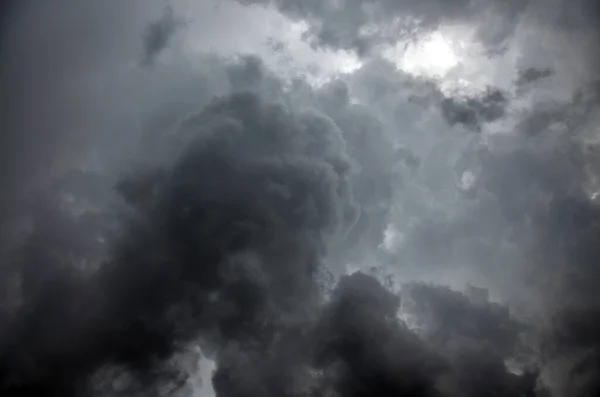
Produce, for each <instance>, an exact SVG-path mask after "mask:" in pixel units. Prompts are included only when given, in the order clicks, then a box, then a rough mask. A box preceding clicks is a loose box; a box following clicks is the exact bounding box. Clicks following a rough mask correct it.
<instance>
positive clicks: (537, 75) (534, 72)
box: [515, 67, 554, 90]
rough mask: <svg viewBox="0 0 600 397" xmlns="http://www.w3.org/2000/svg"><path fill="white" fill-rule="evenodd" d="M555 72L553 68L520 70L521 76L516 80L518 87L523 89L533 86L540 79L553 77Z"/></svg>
mask: <svg viewBox="0 0 600 397" xmlns="http://www.w3.org/2000/svg"><path fill="white" fill-rule="evenodd" d="M553 74H554V71H553V70H552V69H548V68H545V69H539V68H533V67H532V68H527V69H524V70H520V71H519V77H518V78H517V80H516V81H515V85H516V86H517V89H520V90H523V89H525V88H528V87H531V85H533V84H535V83H537V82H538V81H540V80H543V79H546V78H548V77H551V76H552V75H553Z"/></svg>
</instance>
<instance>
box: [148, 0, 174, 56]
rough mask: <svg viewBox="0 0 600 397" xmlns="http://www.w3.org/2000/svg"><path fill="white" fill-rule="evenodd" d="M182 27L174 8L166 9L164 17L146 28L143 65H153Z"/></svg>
mask: <svg viewBox="0 0 600 397" xmlns="http://www.w3.org/2000/svg"><path fill="white" fill-rule="evenodd" d="M180 26H181V21H179V20H178V19H177V17H176V16H175V12H174V11H173V7H171V6H167V7H165V11H164V12H163V15H162V16H161V17H160V18H159V19H158V20H156V21H154V22H152V23H150V24H149V25H148V26H147V27H146V31H145V34H144V53H143V55H142V65H146V66H148V65H151V64H152V63H153V62H154V60H155V58H156V57H157V56H158V55H159V54H160V53H161V52H162V51H163V50H164V49H165V48H166V47H167V46H168V45H169V42H170V41H171V39H172V37H173V35H174V34H175V33H176V32H177V30H178V28H179V27H180Z"/></svg>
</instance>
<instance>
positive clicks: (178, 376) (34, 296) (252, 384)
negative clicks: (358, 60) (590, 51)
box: [0, 0, 600, 397]
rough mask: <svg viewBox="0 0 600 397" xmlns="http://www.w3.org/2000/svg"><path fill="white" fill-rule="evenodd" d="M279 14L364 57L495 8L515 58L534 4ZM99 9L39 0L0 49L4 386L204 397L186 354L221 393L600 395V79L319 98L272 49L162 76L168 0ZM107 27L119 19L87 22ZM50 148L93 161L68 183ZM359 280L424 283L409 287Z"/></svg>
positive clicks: (346, 92)
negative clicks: (52, 47) (203, 364)
mask: <svg viewBox="0 0 600 397" xmlns="http://www.w3.org/2000/svg"><path fill="white" fill-rule="evenodd" d="M245 3H247V2H245ZM252 3H256V2H252ZM260 3H265V2H260ZM276 3H277V4H276V5H277V6H278V8H279V9H280V10H282V11H283V12H286V13H288V14H289V15H292V16H293V17H295V18H297V19H301V20H305V22H306V23H307V24H308V26H309V29H310V30H309V32H310V33H311V34H312V35H313V38H316V40H317V43H319V44H320V45H325V46H326V47H327V46H329V47H335V48H346V49H355V50H359V52H361V54H362V55H366V54H367V53H368V52H369V51H368V50H373V49H374V48H375V47H377V45H378V44H381V43H385V42H387V41H388V40H391V38H392V36H394V35H395V34H396V33H397V32H399V31H401V32H404V30H405V27H404V26H403V25H402V24H401V23H403V22H402V21H398V20H396V19H397V17H398V16H399V15H400V14H399V13H402V15H405V16H408V17H410V18H416V20H417V22H416V27H417V29H416V31H417V32H418V31H429V30H431V29H434V28H435V27H437V26H438V24H440V23H443V22H460V23H474V24H475V25H472V26H475V27H477V26H478V25H477V23H475V22H474V21H475V19H477V18H479V17H481V16H484V15H488V16H489V15H491V16H493V18H492V19H494V18H497V19H498V21H502V23H500V24H499V26H500V27H501V28H500V29H499V30H495V29H492V31H493V32H488V33H490V36H487V38H486V37H483V36H481V37H480V38H482V39H484V42H486V43H487V44H497V43H498V42H497V41H495V40H492V38H494V39H499V40H500V41H501V40H502V39H503V38H505V37H506V35H507V34H508V33H510V32H511V31H512V26H513V25H512V23H508V22H507V21H508V20H507V19H506V18H507V16H508V15H509V14H510V15H511V16H512V15H516V14H517V13H519V12H521V10H522V8H521V7H525V6H526V5H519V6H518V7H516V8H512V6H513V5H514V4H511V3H502V4H500V3H498V4H496V3H494V2H491V3H485V2H484V3H481V4H479V3H478V4H470V3H464V2H462V3H456V2H454V3H444V4H441V3H438V2H425V3H419V4H418V5H417V4H416V3H415V4H412V3H410V4H409V3H406V2H401V3H393V4H392V3H391V2H390V3H386V2H375V3H369V5H368V6H367V5H365V4H363V3H362V2H358V3H356V4H354V5H364V7H362V8H361V7H355V8H351V7H347V8H339V7H338V6H340V5H341V4H337V5H334V4H332V3H327V2H323V3H318V4H317V3H310V2H309V3H304V2H302V3H300V2H298V3H290V2H276ZM40 4H41V3H40ZM78 4H79V3H78ZM81 4H82V5H79V6H78V7H80V8H77V7H76V8H72V7H71V6H74V3H73V4H72V3H71V2H70V1H69V0H61V3H60V5H65V7H58V8H57V10H58V11H57V13H56V14H53V15H54V18H55V19H52V18H50V19H49V18H48V17H47V14H46V13H44V12H42V11H44V10H47V9H46V6H43V5H37V6H36V5H35V4H34V3H29V4H27V6H28V7H30V8H27V7H25V8H23V10H28V12H31V13H32V14H29V15H33V16H35V18H34V19H22V20H20V19H18V18H17V19H16V21H17V22H14V23H15V25H13V28H12V29H9V28H7V29H6V32H9V33H11V34H12V35H9V36H7V37H8V39H6V40H5V41H3V47H2V52H3V54H5V55H6V58H7V59H8V60H9V62H7V63H5V64H3V65H2V67H1V68H2V69H0V73H1V76H2V80H1V81H2V84H3V87H4V88H6V90H4V91H2V94H1V95H2V100H3V103H6V104H8V105H10V106H7V107H3V109H2V115H3V117H2V118H1V119H0V122H1V123H2V126H3V127H4V130H5V131H7V135H5V137H4V139H5V142H7V145H5V146H2V148H3V152H6V153H7V154H9V155H10V156H8V157H6V156H4V157H3V158H2V161H3V162H4V163H5V164H6V165H7V167H3V172H4V174H3V178H2V181H1V182H2V185H3V186H6V190H7V192H8V193H9V194H7V195H8V196H9V197H10V198H11V199H12V200H11V201H12V203H14V204H13V205H11V206H10V207H9V206H8V205H7V206H3V207H2V209H3V213H11V219H10V222H8V220H7V219H5V218H4V217H3V218H2V219H1V221H2V224H1V225H0V226H2V229H3V232H4V235H5V236H7V237H10V239H9V238H6V239H5V238H3V241H2V242H3V251H2V253H3V256H2V268H1V269H0V270H1V276H2V277H1V283H0V286H1V288H0V292H1V294H2V295H1V296H2V299H1V302H2V306H1V308H0V316H1V320H2V321H1V323H2V326H0V391H1V392H2V393H3V395H7V396H30V395H35V394H39V395H49V396H53V395H57V396H67V397H68V396H87V395H99V396H100V395H115V396H147V395H151V396H162V395H186V393H192V391H190V390H189V389H188V388H189V387H190V384H189V382H188V377H190V372H194V371H196V370H195V369H194V365H188V364H186V360H195V357H194V355H193V354H191V353H190V348H191V346H193V345H199V346H201V348H202V352H203V354H205V355H206V356H208V357H210V358H211V359H212V360H214V362H215V366H216V371H215V372H214V374H213V379H212V384H213V388H214V390H215V393H216V394H217V395H218V396H265V395H272V396H306V395H318V396H371V395H377V396H379V395H411V396H440V397H441V396H447V397H454V396H456V397H458V396H468V397H470V396H473V397H475V396H481V395H497V396H503V397H520V396H523V395H525V396H546V395H547V393H549V392H551V393H552V395H553V396H556V397H563V396H565V397H566V396H593V395H596V394H598V381H597V379H598V353H597V352H598V349H599V348H600V346H599V345H600V342H599V340H598V338H597V336H596V335H597V334H598V332H596V331H597V322H596V321H594V319H595V318H596V317H597V315H598V312H599V310H598V308H599V306H598V305H599V303H600V300H599V297H598V296H597V295H598V294H597V288H596V282H597V280H598V277H599V276H600V275H599V274H598V271H597V269H596V268H597V266H595V262H596V260H597V257H598V252H597V248H596V246H597V245H596V244H595V243H596V238H597V223H598V222H597V218H598V208H597V203H596V201H597V197H596V196H597V194H598V193H597V191H598V189H599V188H600V186H598V181H597V176H596V175H597V172H598V164H597V159H596V157H597V156H596V155H595V153H596V146H597V143H596V140H597V138H596V135H597V133H596V129H595V124H596V123H597V120H598V118H597V116H598V112H597V104H598V86H597V84H591V83H590V84H586V86H585V87H584V88H582V89H579V90H577V91H576V92H575V93H574V94H573V95H572V96H571V98H567V95H565V93H561V94H562V95H556V97H552V96H549V97H543V96H542V98H541V99H540V100H538V99H536V98H535V85H534V84H533V83H534V82H536V81H538V80H541V79H543V78H547V77H550V74H549V72H546V70H550V69H542V68H540V69H535V70H534V69H527V70H526V71H525V72H523V73H521V74H520V76H521V77H520V78H519V79H518V80H517V81H515V82H514V84H515V86H514V87H509V88H511V89H512V88H514V90H510V89H509V90H505V88H506V87H503V88H502V89H499V88H495V87H489V88H488V89H487V91H484V92H482V93H479V94H477V93H472V92H471V93H468V94H466V95H463V96H460V97H457V96H455V95H452V94H450V93H448V92H447V91H444V90H443V89H442V88H441V87H440V86H439V82H438V81H435V80H428V79H426V78H417V77H414V76H412V75H410V74H408V73H406V72H402V71H399V70H397V69H396V67H395V66H394V65H393V64H392V63H391V62H389V61H386V60H383V59H382V58H381V57H378V56H373V57H371V58H370V59H365V62H364V64H363V65H362V66H361V67H360V68H359V69H358V70H357V71H355V72H353V73H350V74H347V75H343V76H338V78H334V79H331V80H330V81H328V82H327V83H325V84H323V85H321V86H319V87H314V86H311V85H310V84H309V83H308V82H306V81H304V79H303V77H302V75H294V76H295V77H292V78H290V79H287V80H286V79H282V78H280V77H278V75H277V74H276V73H275V72H273V71H271V70H270V69H269V68H268V67H266V66H265V64H264V63H263V62H262V61H261V60H260V59H259V58H257V57H252V56H247V57H237V58H234V59H223V58H222V57H219V56H217V55H212V56H201V57H200V60H201V62H200V66H196V67H192V66H191V65H190V64H191V62H189V63H188V62H187V61H189V59H185V60H183V61H181V63H178V61H177V60H174V59H177V57H176V56H177V55H183V54H178V53H176V52H174V53H173V54H172V55H174V57H173V59H169V60H170V62H169V63H168V64H167V63H161V59H160V57H157V55H158V54H159V53H160V52H161V51H162V50H164V49H166V48H167V47H168V46H169V43H170V41H169V39H170V37H171V35H172V33H173V30H172V29H173V27H174V25H172V23H173V18H174V15H175V14H174V13H175V11H173V12H174V13H171V11H167V12H166V14H165V13H164V4H162V2H161V4H154V3H152V4H154V6H155V7H150V8H152V11H147V13H142V12H141V9H140V10H137V8H136V6H134V5H132V6H131V8H128V7H123V6H120V5H118V4H117V2H109V3H103V5H102V6H97V5H96V6H90V8H88V7H87V6H86V4H87V5H89V4H88V3H86V2H82V3H81ZM90 4H91V3H90ZM145 4H146V3H145ZM520 4H522V3H520ZM578 5H579V3H578ZM37 7H40V8H37ZM173 7H178V6H177V5H175V3H173ZM35 10H38V11H39V12H38V11H35ZM40 10H41V11H40ZM68 10H70V11H68ZM144 10H145V8H144ZM167 10H169V9H167ZM494 10H496V11H498V12H496V11H494ZM97 11H103V12H104V13H105V14H102V15H106V16H107V18H105V19H106V20H111V21H112V22H113V23H114V26H112V25H111V26H110V27H109V29H106V27H105V26H104V25H102V26H100V25H99V24H89V25H88V24H85V23H82V27H80V29H82V30H77V29H76V27H77V26H79V23H78V22H77V21H79V17H81V18H83V20H84V21H87V20H88V19H86V18H88V17H89V18H90V20H91V19H93V18H92V16H94V18H95V16H96V15H98V14H97ZM23 12H25V11H23ZM488 12H489V14H488ZM513 12H514V14H513ZM142 14H143V16H140V15H142ZM549 14H552V13H549ZM21 15H27V14H21ZM161 15H162V17H161ZM74 16H76V17H74ZM133 16H136V18H135V19H133ZM84 17H85V18H84ZM325 17H327V18H325ZM486 18H487V17H486ZM486 18H483V20H484V21H485V23H488V22H489V20H487V19H486ZM544 18H545V17H544ZM574 18H575V17H574V16H573V15H567V16H566V19H565V20H564V21H563V22H564V23H563V25H561V29H565V30H568V29H566V28H567V27H568V26H567V25H568V23H567V22H568V21H570V20H573V19H574ZM130 20H134V21H135V23H132V24H128V23H125V24H122V23H121V22H128V21H130ZM19 21H20V22H19ZM23 21H29V22H23ZM53 21H54V22H53ZM379 22H381V23H380V24H379V25H378V26H379V27H383V28H384V29H376V30H373V31H369V29H370V27H371V24H373V23H379ZM504 22H506V23H504ZM395 24H397V25H395ZM59 25H61V26H69V27H73V29H75V31H81V32H83V31H85V32H89V33H94V34H91V35H81V37H80V38H79V37H77V36H76V35H72V34H66V33H64V31H63V30H55V29H58V26H59ZM32 26H35V27H37V28H39V29H41V30H40V31H41V32H42V33H44V32H45V33H46V34H47V36H48V37H53V38H62V41H60V42H61V43H63V44H64V49H63V50H64V51H63V52H61V53H60V54H59V55H61V56H56V54H54V55H53V56H50V55H49V54H47V53H45V52H43V51H42V50H41V49H43V48H44V45H39V44H40V42H39V41H36V40H33V43H37V44H38V45H33V44H32V45H31V46H26V43H27V40H26V38H27V37H38V38H39V37H40V36H43V37H45V36H44V34H40V33H39V32H40V31H37V30H36V29H32ZM42 28H43V29H42ZM387 28H390V30H389V32H388V31H386V30H385V29H387ZM505 28H506V29H505ZM65 29H66V28H65ZM396 29H398V30H396ZM32 32H34V33H35V32H37V33H35V34H34V33H32ZM144 32H146V33H144ZM127 33H129V34H127ZM388 33H389V34H388ZM480 33H481V34H483V33H484V32H483V31H482V32H480ZM28 34H32V35H33V36H28ZM363 34H364V35H363ZM66 36H68V38H69V40H67V39H66ZM115 37H119V38H121V37H123V38H124V39H123V40H116V39H115ZM395 39H396V38H394V40H395ZM488 39H489V40H488ZM89 40H91V41H89ZM116 42H118V43H119V44H120V45H119V46H117V45H115V44H114V43H116ZM42 44H43V43H42ZM125 47H127V48H128V49H126V48H125ZM21 48H29V52H26V53H25V56H16V54H17V53H18V52H19V50H20V49H21ZM140 53H142V54H144V56H143V57H142V58H143V59H142V61H144V59H146V61H148V62H150V61H152V66H153V67H152V68H140V67H139V66H138V64H139V61H140ZM88 55H89V56H88ZM108 55H111V56H108ZM183 57H184V58H185V55H184V56H183ZM590 59H591V58H590ZM49 60H56V62H57V63H56V64H53V63H52V62H50V61H49ZM586 61H589V60H587V59H586ZM142 63H144V62H142ZM39 65H43V66H44V67H45V68H44V67H40V66H39ZM124 65H126V66H124ZM132 65H133V66H132ZM21 66H27V67H28V68H30V69H27V68H25V71H23V69H22V68H21ZM28 70H29V72H28ZM536 70H537V71H538V72H536ZM553 70H554V69H553ZM34 71H38V72H41V73H33V72H34ZM553 73H555V74H554V75H552V76H553V78H554V77H557V78H558V75H559V74H560V73H564V70H562V69H560V68H558V69H556V71H555V72H553ZM516 75H519V73H516ZM31 76H35V78H34V79H33V80H32V81H30V80H29V77H31ZM578 77H579V76H578ZM582 79H583V78H581V79H576V80H582ZM550 80H552V79H547V80H546V81H545V82H546V83H548V82H549V81H550ZM37 83H40V84H39V85H38V84H37ZM525 86H527V87H526V88H527V89H525ZM100 87H102V88H103V89H104V90H100V89H99V88H100ZM44 88H46V89H44ZM19 92H21V94H22V95H24V96H22V97H20V96H17V97H16V98H12V99H14V101H12V102H10V101H9V99H11V95H13V94H15V93H19ZM512 92H515V93H517V94H518V95H514V96H513V95H512V94H511V93H512ZM23 93H24V94H23ZM37 94H39V95H37ZM71 94H72V95H73V96H71ZM90 98H94V99H95V100H94V101H93V100H89V99H90ZM557 98H558V99H557ZM564 98H567V99H564ZM81 99H86V101H84V102H83V103H81V102H80V100H81ZM88 100H89V101H88ZM30 101H31V102H30ZM527 101H531V103H529V102H527ZM69 104H73V105H75V104H80V105H82V104H85V105H88V106H82V107H83V108H85V109H86V110H90V112H89V113H85V115H86V116H89V117H83V118H82V119H83V120H84V121H85V122H84V123H82V124H79V123H75V124H73V120H74V119H75V117H76V115H77V116H80V115H81V113H79V112H76V111H75V110H76V107H74V108H71V107H70V106H69ZM30 105H31V106H30ZM38 105H39V106H38ZM50 105H52V106H50ZM30 107H31V109H30ZM28 110H31V112H30V111H28ZM40 115H42V116H44V115H45V116H47V117H45V118H44V117H41V118H40V117H36V116H40ZM492 126H493V128H494V129H502V128H505V129H506V131H500V133H498V131H496V130H494V131H492V130H491V129H492ZM79 127H81V128H79ZM106 130H110V131H111V134H110V135H109V134H107V135H103V134H105V133H106ZM472 130H478V131H479V132H480V133H479V134H473V131H472ZM33 131H36V132H37V131H39V132H40V133H43V134H46V135H42V138H44V137H45V138H44V139H41V140H38V141H32V140H30V139H29V138H30V137H32V136H34V133H33ZM77 131H82V134H83V135H85V136H86V137H88V135H94V133H93V131H102V133H103V134H101V136H99V137H96V136H89V138H94V139H90V140H89V141H88V140H87V139H86V140H83V141H79V140H77V143H78V145H76V144H75V143H74V141H73V139H71V137H75V136H76V137H79V135H78V134H76V133H75V132H77ZM55 137H61V138H62V139H63V140H62V141H57V142H58V144H57V145H56V147H55V149H56V150H49V149H48V147H46V145H45V144H43V143H42V141H43V142H50V141H53V138H55ZM107 137H110V139H107ZM32 142H33V143H32ZM61 142H64V143H69V145H68V146H69V147H63V145H62V143H61ZM83 142H86V144H83ZM107 142H108V143H107ZM90 146H91V148H90ZM27 147H31V148H33V149H38V150H39V153H41V154H43V156H36V154H35V153H37V152H35V151H34V152H33V153H31V155H30V156H23V157H20V156H16V155H15V154H14V153H13V152H15V153H16V152H17V151H16V150H15V148H27ZM79 147H85V148H86V149H91V150H89V151H87V150H86V151H85V153H86V154H87V153H91V154H90V155H89V156H84V155H81V154H80V153H78V150H75V148H79ZM57 153H60V154H65V156H60V157H62V158H63V159H64V162H65V163H72V164H75V167H76V168H77V166H78V165H79V164H80V163H81V162H80V161H78V160H79V159H78V158H77V157H76V155H81V157H85V160H86V161H85V162H84V163H85V164H86V165H87V168H88V169H86V170H85V171H84V170H80V171H79V172H74V173H71V174H66V173H64V172H58V171H57V170H55V169H54V168H53V169H52V170H51V172H50V171H49V169H50V168H52V167H49V166H47V165H48V164H50V163H52V161H50V160H53V159H54V158H56V154H57ZM67 154H68V155H67ZM38 157H39V158H38ZM90 159H91V160H90ZM92 160H93V161H92ZM89 163H92V164H93V165H94V167H90V166H89ZM8 165H11V166H12V167H8ZM20 165H22V167H20ZM57 168H59V169H60V168H68V167H67V166H66V165H63V167H57ZM89 168H93V169H92V170H90V169H89ZM115 173H116V174H118V175H115ZM51 174H61V175H62V177H61V178H50V175H51ZM35 176H42V177H41V178H35ZM25 179H27V180H26V181H25ZM40 180H44V181H45V182H46V183H40V182H39V181H40ZM116 180H118V181H119V183H117V186H116V189H115V186H114V182H115V181H116ZM55 181H56V183H54V182H55ZM17 185H19V186H18V187H19V189H17ZM27 186H35V187H36V189H35V190H28V192H29V193H30V197H32V198H33V199H32V200H30V201H28V202H25V201H24V200H18V199H15V198H20V197H23V196H22V195H21V194H17V191H20V192H23V191H27V190H26V189H25V187H27ZM17 204H19V205H18V206H17ZM17 209H18V211H17ZM8 248H10V249H8ZM380 265H383V266H380ZM346 266H349V267H355V268H362V269H364V268H365V267H366V266H373V267H374V268H376V269H384V268H385V270H384V271H388V270H391V272H390V273H392V274H391V275H390V276H389V279H393V278H394V277H395V276H399V277H400V278H402V279H403V281H407V280H408V281H410V279H411V278H416V279H424V280H427V281H428V282H427V283H410V282H409V283H408V284H406V285H404V286H403V287H402V288H401V290H400V294H399V295H397V294H396V293H394V292H392V291H391V290H392V288H391V287H390V285H387V284H385V283H384V284H385V286H386V287H385V288H384V286H383V285H382V283H380V282H379V281H378V280H377V278H376V277H373V276H368V275H366V274H364V273H361V272H357V273H354V274H352V275H344V274H343V273H345V272H346V271H347V269H346ZM432 280H433V281H435V282H437V283H442V284H452V288H454V289H451V288H450V287H447V286H440V285H435V284H431V283H430V282H431V281H432ZM457 281H459V282H457ZM460 282H462V283H463V284H464V283H465V282H476V283H480V284H482V285H484V286H485V287H486V288H489V291H488V289H478V288H473V287H472V288H470V289H468V290H467V293H466V294H463V293H461V292H458V291H457V290H456V289H458V288H457V284H460ZM490 296H491V297H492V298H490ZM496 299H497V300H499V301H503V302H505V303H507V304H508V305H510V308H509V307H508V306H504V305H503V304H501V303H494V302H492V300H496ZM404 319H406V323H405V322H404V321H405V320H404ZM546 387H547V388H548V389H549V391H546V390H545V389H546Z"/></svg>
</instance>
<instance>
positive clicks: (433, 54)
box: [386, 32, 460, 77]
mask: <svg viewBox="0 0 600 397" xmlns="http://www.w3.org/2000/svg"><path fill="white" fill-rule="evenodd" d="M386 55H387V56H388V57H389V58H390V59H392V60H393V61H394V62H396V64H397V65H398V67H399V68H400V69H402V70H404V71H406V72H408V73H411V74H416V75H425V76H430V77H443V76H444V75H446V74H447V73H448V72H449V71H450V70H451V69H452V68H454V67H455V66H457V65H458V64H459V63H460V58H459V57H458V55H457V54H456V51H455V48H454V45H453V43H452V41H451V40H448V39H446V38H445V37H444V36H443V35H442V34H441V33H440V32H435V33H432V34H431V35H429V36H427V37H425V38H423V39H421V40H419V41H417V42H416V43H413V44H409V45H407V46H401V47H396V48H394V49H393V50H392V51H391V52H388V53H387V54H386Z"/></svg>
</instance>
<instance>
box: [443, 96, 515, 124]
mask: <svg viewBox="0 0 600 397" xmlns="http://www.w3.org/2000/svg"><path fill="white" fill-rule="evenodd" d="M508 104H509V99H508V98H507V94H506V93H504V92H502V91H501V90H499V89H497V88H492V87H487V89H486V90H485V92H484V93H483V94H481V95H480V96H479V97H467V98H464V99H461V98H456V97H449V98H445V99H443V100H442V102H441V104H440V107H441V110H442V114H443V116H444V117H445V118H446V120H447V121H448V123H449V124H450V125H455V124H461V125H463V126H464V127H466V128H469V129H473V130H475V131H481V126H482V124H483V123H489V122H493V121H496V120H498V119H500V118H502V117H504V116H505V114H506V107H507V105H508Z"/></svg>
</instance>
